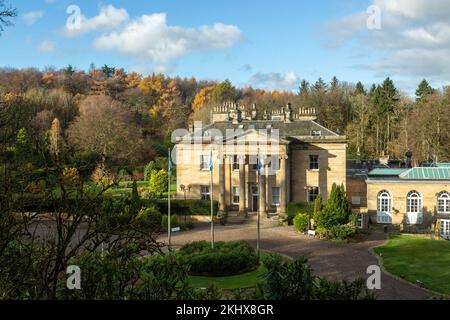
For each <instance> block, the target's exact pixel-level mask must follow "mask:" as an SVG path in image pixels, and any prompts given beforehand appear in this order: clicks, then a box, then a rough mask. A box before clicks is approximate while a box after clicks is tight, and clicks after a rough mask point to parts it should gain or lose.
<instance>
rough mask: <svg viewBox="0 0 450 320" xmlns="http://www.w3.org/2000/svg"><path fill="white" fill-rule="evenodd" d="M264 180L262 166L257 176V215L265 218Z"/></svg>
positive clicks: (265, 193) (265, 192)
mask: <svg viewBox="0 0 450 320" xmlns="http://www.w3.org/2000/svg"><path fill="white" fill-rule="evenodd" d="M266 179H267V176H266V166H265V165H264V166H263V168H261V175H260V176H259V215H260V216H261V217H264V218H265V217H267V191H266Z"/></svg>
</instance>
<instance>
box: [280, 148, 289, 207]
mask: <svg viewBox="0 0 450 320" xmlns="http://www.w3.org/2000/svg"><path fill="white" fill-rule="evenodd" d="M287 159H288V156H287V155H282V156H281V157H280V216H285V215H286V213H287V208H286V207H287V195H288V181H287V172H286V169H287Z"/></svg>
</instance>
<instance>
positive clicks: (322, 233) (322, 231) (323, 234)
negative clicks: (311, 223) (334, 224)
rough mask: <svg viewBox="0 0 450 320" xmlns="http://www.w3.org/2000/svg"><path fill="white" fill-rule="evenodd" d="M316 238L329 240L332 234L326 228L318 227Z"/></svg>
mask: <svg viewBox="0 0 450 320" xmlns="http://www.w3.org/2000/svg"><path fill="white" fill-rule="evenodd" d="M316 236H317V237H318V238H319V239H328V238H329V237H330V233H329V231H328V230H327V229H326V228H323V227H317V228H316Z"/></svg>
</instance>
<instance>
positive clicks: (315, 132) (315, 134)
mask: <svg viewBox="0 0 450 320" xmlns="http://www.w3.org/2000/svg"><path fill="white" fill-rule="evenodd" d="M311 136H312V137H321V136H322V131H320V130H312V131H311Z"/></svg>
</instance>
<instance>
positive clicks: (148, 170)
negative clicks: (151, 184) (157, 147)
mask: <svg viewBox="0 0 450 320" xmlns="http://www.w3.org/2000/svg"><path fill="white" fill-rule="evenodd" d="M153 171H158V168H157V167H156V163H155V161H150V162H149V163H148V164H147V165H146V166H145V168H144V181H150V177H151V174H152V172H153Z"/></svg>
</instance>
